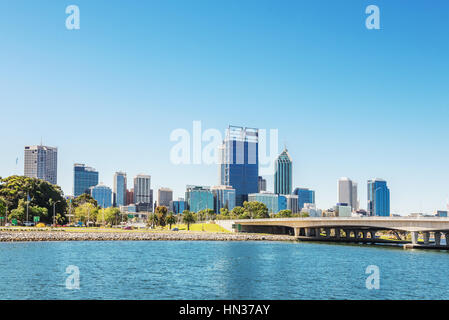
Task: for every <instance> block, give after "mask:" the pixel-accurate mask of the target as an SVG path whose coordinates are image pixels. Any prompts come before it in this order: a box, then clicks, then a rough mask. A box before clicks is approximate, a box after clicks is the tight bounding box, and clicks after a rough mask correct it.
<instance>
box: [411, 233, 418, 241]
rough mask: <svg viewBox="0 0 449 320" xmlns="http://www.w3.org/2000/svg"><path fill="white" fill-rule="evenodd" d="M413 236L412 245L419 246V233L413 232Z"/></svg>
mask: <svg viewBox="0 0 449 320" xmlns="http://www.w3.org/2000/svg"><path fill="white" fill-rule="evenodd" d="M411 234H412V243H413V244H418V237H419V233H418V231H412V232H411Z"/></svg>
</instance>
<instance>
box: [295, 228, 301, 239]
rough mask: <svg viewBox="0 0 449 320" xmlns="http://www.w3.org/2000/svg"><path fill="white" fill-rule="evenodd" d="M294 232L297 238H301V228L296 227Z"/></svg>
mask: <svg viewBox="0 0 449 320" xmlns="http://www.w3.org/2000/svg"><path fill="white" fill-rule="evenodd" d="M293 230H294V231H295V237H299V233H300V231H301V228H298V227H295V228H293Z"/></svg>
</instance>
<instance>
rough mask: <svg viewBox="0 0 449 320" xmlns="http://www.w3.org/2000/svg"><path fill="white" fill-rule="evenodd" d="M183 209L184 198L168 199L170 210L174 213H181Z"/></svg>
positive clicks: (185, 204) (184, 205)
mask: <svg viewBox="0 0 449 320" xmlns="http://www.w3.org/2000/svg"><path fill="white" fill-rule="evenodd" d="M184 210H187V203H186V202H185V201H184V198H178V200H175V201H170V211H171V212H173V213H174V214H182V213H183V212H184Z"/></svg>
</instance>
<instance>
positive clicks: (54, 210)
mask: <svg viewBox="0 0 449 320" xmlns="http://www.w3.org/2000/svg"><path fill="white" fill-rule="evenodd" d="M58 202H61V200H58V201H56V202H53V225H54V226H55V227H56V204H57V203H58Z"/></svg>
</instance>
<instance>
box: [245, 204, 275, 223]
mask: <svg viewBox="0 0 449 320" xmlns="http://www.w3.org/2000/svg"><path fill="white" fill-rule="evenodd" d="M243 208H244V209H245V213H246V216H249V218H251V219H266V218H269V217H270V215H269V214H268V208H267V206H266V205H265V204H264V203H262V202H258V201H249V202H248V201H245V202H244V203H243Z"/></svg>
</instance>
